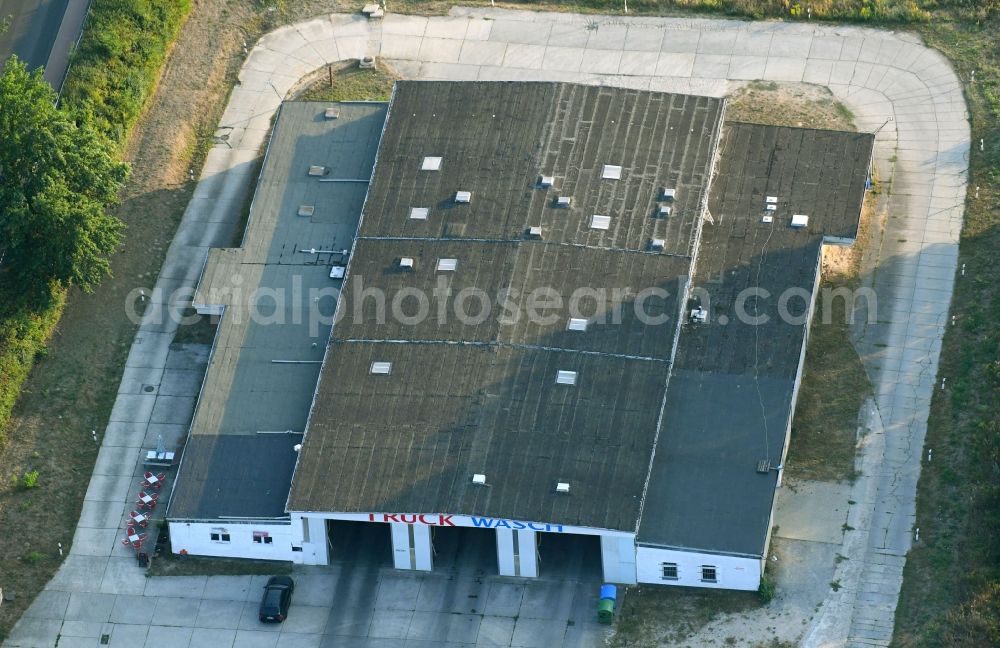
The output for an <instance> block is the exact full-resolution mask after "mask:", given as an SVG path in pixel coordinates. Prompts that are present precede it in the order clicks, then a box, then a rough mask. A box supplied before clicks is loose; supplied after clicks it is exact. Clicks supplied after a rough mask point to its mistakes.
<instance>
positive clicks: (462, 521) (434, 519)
mask: <svg viewBox="0 0 1000 648" xmlns="http://www.w3.org/2000/svg"><path fill="white" fill-rule="evenodd" d="M368 521H369V522H396V523H397V524H426V525H427V526H441V527H445V526H447V527H454V526H462V527H482V528H484V529H531V530H532V531H547V532H549V533H562V532H563V526H562V525H561V524H536V523H535V522H521V521H520V520H505V519H503V518H489V517H477V516H475V515H468V516H466V515H440V514H437V513H435V514H428V513H419V514H417V513H369V514H368Z"/></svg>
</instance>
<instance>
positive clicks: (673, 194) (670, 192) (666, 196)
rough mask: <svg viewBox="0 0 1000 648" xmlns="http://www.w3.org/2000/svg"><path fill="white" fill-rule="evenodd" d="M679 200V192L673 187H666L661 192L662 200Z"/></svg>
mask: <svg viewBox="0 0 1000 648" xmlns="http://www.w3.org/2000/svg"><path fill="white" fill-rule="evenodd" d="M675 198H677V190H676V189H674V188H673V187H664V188H663V191H661V192H660V200H674V199H675Z"/></svg>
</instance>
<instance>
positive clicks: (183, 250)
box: [6, 8, 970, 646]
mask: <svg viewBox="0 0 1000 648" xmlns="http://www.w3.org/2000/svg"><path fill="white" fill-rule="evenodd" d="M366 55H374V56H378V57H382V58H385V59H390V60H392V63H393V66H394V67H396V68H397V69H398V70H399V71H400V72H401V73H402V74H403V75H404V76H406V77H409V78H420V79H452V80H559V81H572V82H582V83H604V84H614V85H621V86H628V87H637V88H649V89H653V90H664V91H674V92H689V93H696V94H713V95H721V94H725V93H726V92H727V91H728V90H729V89H731V88H734V87H736V86H737V85H738V84H741V83H744V82H746V81H748V80H754V79H763V80H770V81H790V82H808V83H815V84H820V85H824V86H826V87H828V88H830V90H831V91H832V92H833V94H834V95H835V96H836V98H837V99H838V100H839V101H841V102H843V103H844V104H845V105H847V107H848V108H850V110H851V111H852V112H853V113H854V114H855V116H856V121H857V124H858V126H859V127H860V128H862V129H865V130H870V131H875V130H877V131H878V134H877V138H876V152H875V158H876V165H877V168H878V172H879V174H880V177H881V179H882V181H883V182H891V188H892V191H891V195H890V196H889V197H888V211H889V216H890V218H889V219H888V225H887V227H888V228H890V231H889V233H888V234H887V235H886V236H885V237H884V243H883V244H882V246H881V247H880V248H879V250H878V258H877V259H876V266H875V268H876V269H875V271H874V272H873V273H872V274H871V283H872V285H873V286H874V288H875V289H876V291H877V293H878V297H879V301H878V317H877V321H876V322H875V323H874V324H871V325H869V326H868V327H867V328H866V329H865V330H864V332H863V335H862V339H861V341H860V343H859V346H860V349H861V352H862V356H863V358H864V360H865V362H866V365H867V367H868V369H869V373H870V375H871V377H872V379H873V383H874V385H875V401H876V406H875V407H874V408H873V411H872V421H873V422H872V424H871V425H870V426H869V428H870V430H871V431H870V432H869V434H868V437H867V438H866V439H865V442H864V444H863V447H864V449H863V453H862V466H863V475H862V477H861V478H859V480H858V481H857V482H856V483H855V485H854V487H853V491H852V495H851V497H852V502H854V503H853V505H852V506H851V510H850V511H849V513H848V515H847V523H848V524H849V525H850V526H851V527H853V529H854V530H852V531H850V532H849V533H848V534H847V536H846V539H845V542H844V547H843V549H842V550H841V551H843V552H846V553H845V555H846V556H848V557H849V558H851V560H847V561H843V562H841V563H840V564H839V565H838V567H837V574H836V576H835V578H836V579H837V580H839V581H840V584H841V587H840V589H839V590H838V591H837V592H832V593H831V594H830V595H829V597H828V598H827V600H826V602H825V603H824V605H823V606H822V608H821V610H820V612H819V614H818V615H817V616H816V617H815V618H814V619H813V621H812V624H811V625H810V626H809V627H807V628H806V629H805V637H804V639H803V641H802V643H803V644H804V645H812V646H845V645H849V646H873V645H875V646H877V645H887V644H888V642H889V640H890V638H891V636H892V624H893V615H894V611H895V607H896V600H897V598H898V592H899V586H900V582H901V578H902V568H903V564H904V562H905V557H906V553H907V551H908V549H909V548H910V545H911V538H912V536H911V533H912V526H913V520H914V509H915V505H914V495H915V489H916V483H917V478H918V476H919V472H920V455H921V449H922V446H923V439H924V432H925V430H926V422H927V415H928V410H929V403H930V395H931V393H932V390H933V388H934V383H935V376H936V373H937V364H938V354H939V351H940V348H941V336H942V335H943V332H944V326H945V321H946V319H947V311H948V307H949V304H950V301H951V293H952V286H953V283H954V280H955V270H956V264H957V258H958V240H959V232H960V230H961V226H962V215H963V203H964V199H965V193H966V182H967V160H968V153H969V138H970V134H969V125H968V116H967V113H966V108H965V102H964V99H963V96H962V88H961V85H960V82H959V79H958V78H957V76H956V75H955V72H954V71H953V70H952V68H951V66H950V65H949V64H948V62H947V61H946V60H945V59H944V58H943V57H942V56H941V55H940V54H938V53H937V52H935V51H933V50H931V49H928V48H926V47H924V46H923V45H922V44H921V43H920V41H919V40H918V39H917V38H916V37H915V36H912V35H909V34H905V33H894V32H886V31H877V30H870V29H862V28H857V27H839V26H831V25H816V24H811V23H780V22H740V21H730V20H709V19H685V18H620V17H600V16H581V15H575V14H567V13H558V14H550V13H535V12H527V11H524V12H522V11H502V10H490V9H464V8H456V9H454V10H453V11H452V14H451V15H449V16H446V17H433V18H426V17H417V16H403V15H389V16H386V17H385V19H384V20H382V21H380V22H368V21H367V20H366V19H364V18H363V17H361V16H345V15H337V14H334V15H327V16H323V17H320V18H316V19H314V20H310V21H307V22H303V23H299V24H296V25H292V26H289V27H284V28H281V29H278V30H276V31H274V32H272V33H270V34H268V35H266V36H265V37H263V38H262V39H261V40H260V42H259V43H257V45H256V46H255V47H254V48H253V50H252V51H251V52H250V54H249V56H248V58H247V60H246V62H245V63H244V65H243V68H242V70H241V72H240V77H239V78H240V83H239V85H238V86H237V87H236V88H234V90H233V92H232V95H231V96H230V100H229V104H228V107H227V109H226V111H225V114H224V116H223V118H222V120H221V123H220V129H221V130H220V134H225V135H227V137H226V138H221V137H220V138H219V141H220V143H219V144H218V145H217V146H216V147H215V148H213V149H212V150H211V151H210V152H209V155H208V157H207V159H206V162H205V165H204V167H203V170H202V175H201V181H200V183H199V186H198V188H197V190H196V191H195V193H194V196H193V198H192V200H191V202H190V204H189V205H188V208H187V211H186V213H185V215H184V219H183V221H182V223H181V226H180V230H179V231H178V233H177V236H176V237H175V238H174V241H173V244H172V245H171V248H170V250H169V252H168V255H167V258H166V261H165V262H164V266H163V269H162V270H161V272H160V274H159V276H158V279H157V287H158V288H162V289H163V291H164V293H165V294H169V293H170V292H171V291H173V290H175V289H177V288H179V287H183V286H188V287H193V286H194V284H195V283H196V282H197V280H198V276H197V275H198V272H199V269H200V268H201V267H202V266H203V263H204V259H205V258H206V257H207V254H208V250H209V248H210V247H211V246H213V245H214V246H220V245H226V244H227V243H226V242H227V241H228V240H229V236H228V233H229V228H230V227H231V220H232V218H231V215H232V214H234V213H238V212H239V211H240V208H241V206H242V203H243V196H244V192H243V189H244V188H245V187H246V186H248V184H249V183H252V182H253V181H254V178H255V174H254V173H253V172H252V169H253V165H252V164H250V162H251V161H252V160H254V159H255V158H256V157H257V156H258V152H259V150H260V147H261V145H262V144H263V142H264V140H265V138H266V136H267V133H268V129H269V127H270V120H271V117H272V116H273V115H274V112H275V111H276V110H277V108H278V106H279V104H280V103H281V101H282V99H283V98H284V97H285V95H286V93H287V92H288V91H289V89H290V88H292V86H293V85H294V84H295V83H296V82H298V81H299V79H300V78H301V77H303V76H304V75H305V74H307V73H309V72H312V71H314V70H316V69H318V68H321V67H323V66H325V65H327V64H329V63H334V62H337V61H341V60H344V59H357V58H360V57H362V56H366ZM154 306H155V307H156V308H164V307H177V306H178V305H176V304H159V303H158V304H154ZM173 334H174V327H173V326H170V325H166V326H164V325H159V326H158V325H156V324H148V325H146V324H144V325H143V326H141V327H140V330H139V333H138V334H137V337H136V340H135V342H134V344H133V347H132V352H131V354H130V356H129V360H128V363H127V369H126V378H127V379H126V380H125V381H123V384H122V389H121V391H120V392H119V399H118V402H116V405H115V411H114V412H115V413H113V415H112V420H113V423H112V424H111V425H110V426H109V429H108V431H107V433H106V434H105V435H104V436H103V437H102V439H103V442H102V449H101V455H100V457H99V459H98V463H99V464H101V462H102V460H103V459H108V460H109V461H111V460H112V459H113V460H114V462H113V463H114V464H115V465H125V464H126V463H127V462H128V461H134V462H137V461H138V456H139V452H140V449H141V447H142V438H143V431H144V430H145V429H146V424H147V423H148V422H149V419H150V416H151V411H152V409H153V408H152V405H151V404H150V403H145V404H143V403H139V402H138V401H137V400H136V399H137V398H144V396H136V395H135V394H134V393H132V392H133V391H134V390H133V389H131V386H133V384H158V382H159V380H160V376H161V375H162V373H163V368H164V365H165V362H166V360H165V358H166V357H167V351H168V349H169V345H170V342H171V340H172V339H173ZM149 398H152V396H149ZM879 423H880V424H879ZM112 428H114V429H112ZM123 429H128V430H131V431H132V432H129V434H131V435H132V436H130V437H129V439H132V440H131V441H128V442H127V443H126V442H124V441H122V440H121V434H120V433H119V432H120V431H121V430H123ZM116 439H117V441H116ZM123 451H124V452H123ZM130 486H131V476H130V475H125V476H123V478H122V479H120V480H117V481H113V480H109V479H108V478H106V477H104V476H102V475H99V474H95V477H94V478H93V480H92V482H91V487H90V489H89V490H88V498H87V499H88V505H89V507H90V510H91V511H92V512H93V513H94V514H93V515H85V516H84V517H82V518H81V520H80V524H79V526H78V528H77V536H76V538H75V539H74V542H73V547H72V550H71V551H70V555H69V556H68V557H67V558H66V560H65V562H64V564H63V565H62V567H61V568H60V571H59V572H58V573H57V575H56V576H55V578H54V579H53V580H52V581H51V582H50V583H49V584H48V585H47V586H46V590H45V591H44V592H43V593H42V595H40V596H39V597H38V599H37V600H36V602H35V603H34V604H33V605H32V607H31V608H30V609H29V610H28V611H27V612H26V613H25V615H24V618H22V620H21V621H20V622H19V623H18V625H17V627H16V628H15V629H14V632H13V633H12V635H11V637H10V638H8V641H7V644H6V645H9V646H34V645H52V640H53V639H54V638H55V637H58V636H60V634H61V635H62V636H64V637H65V636H67V635H68V634H69V633H70V632H81V633H82V632H84V626H83V625H80V624H81V623H83V622H82V621H80V618H81V615H82V612H81V609H82V608H81V609H77V608H78V607H79V606H77V607H74V603H73V602H74V601H82V600H86V599H87V598H88V597H91V596H94V594H85V593H93V592H97V593H100V596H102V597H105V598H107V599H108V600H107V601H106V603H107V606H106V607H107V610H104V608H101V609H96V608H95V610H94V611H93V613H91V612H87V615H84V616H87V621H88V622H90V621H93V622H94V623H95V624H97V625H96V626H95V627H99V628H104V629H105V630H103V631H105V632H107V631H111V632H112V636H116V635H115V634H114V633H117V632H119V628H120V630H121V632H122V633H125V632H126V631H127V632H132V631H136V632H138V631H140V630H142V634H143V636H146V634H145V631H146V629H148V630H149V632H150V635H149V636H153V634H154V632H153V631H154V628H155V627H156V626H153V625H148V624H149V623H150V620H149V618H148V617H146V618H144V619H142V620H140V621H135V620H132V621H129V622H128V623H132V624H133V625H125V626H120V627H119V626H118V625H116V624H118V623H126V622H125V621H123V620H121V619H119V618H118V617H116V616H115V615H114V614H113V613H112V612H110V611H108V610H117V609H118V605H119V603H118V599H119V598H120V599H121V605H122V607H123V608H131V607H142V606H141V605H139V604H138V603H137V602H136V597H137V596H144V597H150V596H157V595H158V593H159V594H162V591H161V590H162V589H163V587H165V585H163V584H159V583H158V581H160V580H162V579H149V581H148V583H147V579H145V575H144V573H143V572H142V571H141V570H140V569H139V568H137V567H136V566H135V560H134V558H129V557H128V556H127V555H125V554H124V553H123V552H122V551H120V550H119V549H120V548H119V547H118V542H117V533H118V531H119V529H120V528H121V524H120V523H121V519H120V515H116V514H108V515H104V514H100V513H101V512H102V511H110V512H114V511H119V512H120V511H121V510H122V508H123V506H124V503H125V502H127V501H128V499H129V496H130V491H129V487H130ZM195 595H196V596H200V594H195ZM203 605H208V602H207V601H205V602H203ZM102 610H103V611H102ZM90 617H94V618H93V619H91V618H90ZM136 623H138V624H139V625H138V626H137V625H135V624H136ZM73 624H76V625H73ZM102 624H103V625H102ZM143 624H145V625H143ZM189 625H190V624H189ZM140 626H142V627H140ZM87 627H90V626H87ZM157 631H158V632H159V631H164V632H165V630H163V629H162V628H160V629H159V630H157ZM318 632H320V633H321V632H322V631H318ZM195 633H196V634H197V633H198V631H197V630H196V631H195ZM78 636H79V635H78ZM186 636H187V637H189V643H183V642H181V643H179V644H177V645H181V644H183V645H194V643H193V641H194V640H193V639H190V637H191V635H190V634H188V635H186ZM215 645H220V646H221V645H227V646H228V645H232V644H231V643H230V642H229V640H227V641H223V642H222V643H217V644H215ZM553 645H554V644H553Z"/></svg>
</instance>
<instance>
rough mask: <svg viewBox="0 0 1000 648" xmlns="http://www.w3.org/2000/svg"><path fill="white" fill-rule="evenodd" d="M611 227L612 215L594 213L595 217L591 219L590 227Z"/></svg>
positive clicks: (603, 228) (602, 228)
mask: <svg viewBox="0 0 1000 648" xmlns="http://www.w3.org/2000/svg"><path fill="white" fill-rule="evenodd" d="M609 227H611V217H610V216H601V215H599V214H594V217H593V218H591V219H590V228H591V229H599V230H606V229H608V228H609Z"/></svg>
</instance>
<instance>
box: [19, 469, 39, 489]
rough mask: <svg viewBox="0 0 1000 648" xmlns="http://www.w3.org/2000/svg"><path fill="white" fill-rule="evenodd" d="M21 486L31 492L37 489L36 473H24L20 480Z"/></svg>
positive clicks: (34, 471) (35, 471) (32, 471)
mask: <svg viewBox="0 0 1000 648" xmlns="http://www.w3.org/2000/svg"><path fill="white" fill-rule="evenodd" d="M21 485H22V486H24V487H25V488H26V489H28V490H31V489H32V488H38V471H37V470H29V471H28V472H26V473H24V477H22V478H21Z"/></svg>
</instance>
